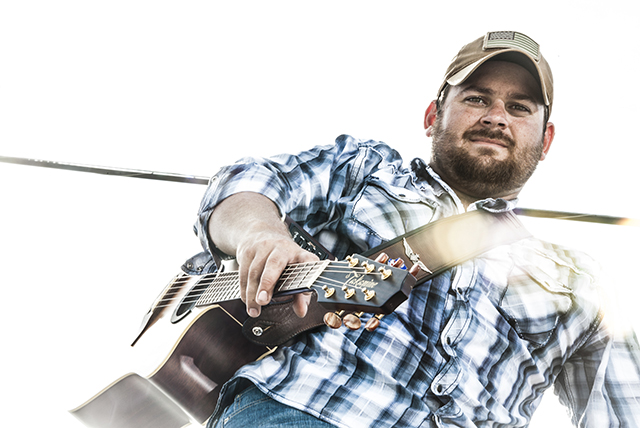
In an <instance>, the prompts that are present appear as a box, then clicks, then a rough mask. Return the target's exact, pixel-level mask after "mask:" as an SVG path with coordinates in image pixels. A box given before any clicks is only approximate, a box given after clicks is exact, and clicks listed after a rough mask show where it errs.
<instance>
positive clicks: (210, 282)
mask: <svg viewBox="0 0 640 428" xmlns="http://www.w3.org/2000/svg"><path fill="white" fill-rule="evenodd" d="M414 283H415V278H414V277H413V276H412V275H410V274H409V273H408V271H407V270H403V269H398V268H393V267H390V266H388V265H386V264H381V263H377V262H375V261H373V260H369V259H366V258H364V257H361V256H352V257H348V258H347V260H345V261H330V260H323V261H319V262H315V263H302V264H294V265H290V266H288V267H287V268H286V269H285V271H284V272H283V274H282V276H281V277H280V279H279V281H278V283H277V285H276V289H275V292H274V297H278V296H286V295H288V294H292V293H299V292H304V291H313V292H314V293H313V295H314V296H313V300H314V301H315V300H317V302H318V303H319V304H320V305H322V307H323V308H326V309H327V310H330V311H331V310H346V311H353V312H368V313H376V314H388V313H391V312H392V311H393V310H394V309H395V308H396V307H397V306H398V305H400V304H401V303H402V302H403V301H405V300H406V299H407V297H408V295H409V292H410V290H411V287H412V286H413V285H414ZM247 319H248V316H247V315H246V307H245V305H244V303H243V302H242V301H241V300H240V287H239V275H238V272H237V271H226V270H222V271H220V272H217V273H212V274H206V275H199V276H198V275H188V274H185V273H180V274H178V275H177V276H176V277H175V278H173V280H172V281H171V282H170V283H169V284H168V285H167V286H166V287H165V289H164V290H163V291H162V293H161V294H160V296H159V297H158V298H157V299H156V301H155V302H154V303H153V305H152V306H151V309H150V310H149V312H148V313H147V315H146V316H145V318H144V320H143V325H142V328H141V331H140V334H139V335H138V337H137V338H136V339H135V341H134V344H135V343H137V342H138V341H140V345H142V344H143V342H145V341H149V340H151V339H150V338H149V337H150V336H154V335H155V336H159V337H161V338H162V339H163V340H166V338H168V337H172V338H173V339H172V340H171V341H170V343H175V345H174V346H173V348H172V349H171V350H170V351H169V353H168V355H167V357H166V358H165V359H164V361H163V362H162V363H161V364H160V366H159V367H157V369H156V370H155V371H153V372H152V373H151V374H150V375H149V376H147V377H143V376H140V375H138V374H135V373H130V374H127V375H125V376H123V377H122V378H120V379H118V380H117V381H115V382H114V383H112V384H111V385H109V386H108V387H106V388H105V389H103V390H102V391H100V392H99V393H98V394H97V395H95V396H94V397H92V398H91V399H89V400H88V401H87V402H85V403H84V404H82V405H81V406H79V407H77V408H76V409H73V410H71V413H72V414H73V415H74V416H76V417H77V418H78V419H80V420H81V421H82V422H83V423H84V424H85V425H86V426H88V427H94V428H133V427H136V428H145V427H149V428H151V427H153V428H178V427H184V426H186V425H189V424H190V423H191V422H192V421H195V422H197V423H199V424H203V423H204V422H205V421H206V420H207V419H208V418H209V417H210V416H211V414H212V413H213V410H214V409H215V406H216V402H217V399H218V394H219V392H220V388H221V387H222V385H223V384H224V383H225V382H226V381H227V380H229V379H230V378H231V377H232V376H233V374H234V373H235V372H236V371H237V370H238V369H239V368H240V367H242V366H243V365H245V364H248V363H250V362H253V361H256V360H259V359H261V358H264V357H266V356H268V355H270V354H271V353H273V352H274V351H275V349H276V347H273V346H264V345H259V344H257V343H255V341H252V340H249V339H248V338H247V337H246V335H245V334H243V328H242V327H243V323H244V322H245V321H246V320H247ZM151 327H153V328H151ZM253 334H255V335H259V334H260V331H254V332H253ZM143 336H144V337H143ZM176 338H177V339H176Z"/></svg>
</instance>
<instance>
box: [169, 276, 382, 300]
mask: <svg viewBox="0 0 640 428" xmlns="http://www.w3.org/2000/svg"><path fill="white" fill-rule="evenodd" d="M347 272H351V271H343V272H342V273H347ZM369 275H375V276H378V275H380V274H373V273H370V274H369ZM231 279H232V281H230V282H227V283H224V284H220V283H218V284H211V283H209V284H202V283H198V284H196V285H195V286H194V287H193V288H192V289H191V290H189V291H188V292H187V293H186V294H187V295H188V294H189V293H193V292H199V293H198V294H197V295H195V296H192V297H188V298H185V299H184V300H183V303H193V302H196V301H198V300H199V299H200V298H201V296H202V295H203V294H205V293H206V292H207V290H208V289H209V287H211V286H212V285H213V286H214V289H213V290H210V291H211V292H212V293H214V294H215V296H214V300H213V303H215V302H217V301H226V300H233V299H237V298H240V296H239V291H240V290H239V282H238V280H237V279H236V278H231ZM303 282H304V280H303V281H301V283H303ZM342 284H343V282H342V281H339V280H336V279H332V278H327V277H324V276H322V275H321V276H319V277H318V278H317V279H316V280H315V281H314V282H313V283H312V284H311V285H310V286H311V287H314V288H319V289H321V288H322V287H323V286H324V285H326V286H328V287H329V286H335V287H338V288H339V287H340V286H341V285H342ZM305 288H308V287H304V286H298V290H300V291H303V290H304V289H305ZM291 290H292V289H289V290H284V291H291ZM276 293H280V294H281V293H283V290H282V289H280V290H279V291H278V292H276ZM179 294H180V293H179V292H177V293H175V294H173V295H169V294H167V295H165V296H164V297H163V298H162V299H161V300H159V301H158V302H157V304H156V307H158V308H160V307H166V306H170V305H171V304H173V303H174V300H175V297H177V296H178V295H179Z"/></svg>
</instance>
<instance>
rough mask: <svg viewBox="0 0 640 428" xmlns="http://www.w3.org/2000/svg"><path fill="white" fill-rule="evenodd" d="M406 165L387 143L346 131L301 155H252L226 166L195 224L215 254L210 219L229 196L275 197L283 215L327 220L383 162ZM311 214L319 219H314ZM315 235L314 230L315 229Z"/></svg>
mask: <svg viewBox="0 0 640 428" xmlns="http://www.w3.org/2000/svg"><path fill="white" fill-rule="evenodd" d="M381 163H382V164H384V165H388V164H394V165H396V166H397V167H398V168H399V167H400V166H401V165H402V159H401V158H400V155H399V154H398V153H397V152H396V151H395V150H393V149H391V148H389V147H388V146H387V145H386V144H384V143H380V142H376V141H360V140H356V139H354V138H353V137H350V136H347V135H341V136H340V137H338V138H337V139H336V143H335V144H334V145H328V146H318V147H315V148H313V149H311V150H308V151H304V152H301V153H299V154H297V155H278V156H274V157H271V158H252V157H247V158H243V159H241V160H239V161H238V162H237V163H235V164H233V165H229V166H226V167H223V168H222V169H221V170H220V171H219V172H218V173H217V174H216V175H215V176H214V177H212V179H211V180H210V182H209V186H208V187H207V190H206V192H205V195H204V197H203V199H202V202H201V205H200V209H199V212H198V221H197V223H196V225H195V229H196V233H197V235H198V237H199V238H200V241H201V243H202V245H203V247H204V249H205V250H207V251H209V252H212V249H213V243H212V242H211V241H210V238H209V234H208V227H209V218H210V216H211V213H212V212H213V210H214V209H215V207H216V206H217V205H218V204H219V203H220V202H222V201H223V200H224V199H226V198H228V197H229V196H231V195H234V194H236V193H240V192H255V193H259V194H262V195H264V196H266V197H267V198H269V199H270V200H272V201H273V202H274V203H275V204H276V205H277V207H278V209H279V210H280V212H281V213H282V214H289V215H290V216H291V217H292V218H293V219H294V220H296V221H299V220H300V219H306V220H307V224H313V223H316V224H318V225H320V224H321V223H323V221H322V220H321V219H324V220H326V219H329V218H331V217H332V216H333V214H334V209H335V205H336V203H338V201H340V200H341V199H342V198H344V197H349V195H352V194H353V193H354V192H356V191H357V189H358V187H359V186H360V185H361V183H362V182H363V181H364V178H365V177H366V176H367V175H368V174H369V173H371V171H373V170H375V169H377V168H379V166H380V164H381ZM309 217H313V218H314V220H312V221H309ZM309 232H310V233H313V231H312V230H309Z"/></svg>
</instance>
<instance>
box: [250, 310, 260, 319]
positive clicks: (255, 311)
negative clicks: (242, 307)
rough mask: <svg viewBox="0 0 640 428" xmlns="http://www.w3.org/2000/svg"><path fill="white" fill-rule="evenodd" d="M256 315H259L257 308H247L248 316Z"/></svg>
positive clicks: (253, 316)
mask: <svg viewBox="0 0 640 428" xmlns="http://www.w3.org/2000/svg"><path fill="white" fill-rule="evenodd" d="M258 315H260V313H259V312H258V310H257V309H256V308H250V309H249V316H250V317H252V318H255V317H257V316H258Z"/></svg>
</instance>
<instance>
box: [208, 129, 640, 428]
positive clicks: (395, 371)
mask: <svg viewBox="0 0 640 428" xmlns="http://www.w3.org/2000/svg"><path fill="white" fill-rule="evenodd" d="M240 191H252V192H258V193H261V194H264V195H266V196H267V197H269V198H270V199H271V200H273V201H274V202H275V203H276V204H277V205H278V207H279V208H280V210H281V212H283V213H289V215H290V216H291V217H292V218H293V219H294V220H295V221H297V222H298V223H299V224H301V225H302V226H303V227H304V228H305V229H306V230H307V231H309V232H310V233H311V234H312V235H314V236H315V237H316V238H317V239H318V240H319V241H320V242H321V243H322V244H323V245H324V246H325V247H326V248H328V249H329V250H330V251H331V252H332V253H333V254H334V255H336V256H337V257H343V256H345V255H347V254H350V253H352V252H358V251H362V250H365V249H368V248H372V247H374V246H376V245H378V244H380V243H382V242H384V241H387V240H390V239H392V238H395V237H396V236H398V235H401V234H403V233H405V232H407V231H410V230H412V229H415V228H417V227H419V226H422V225H424V224H426V223H428V222H431V221H435V220H437V219H439V218H443V217H447V216H451V215H454V214H458V213H460V212H463V211H464V210H465V208H464V207H463V206H462V205H461V203H460V201H459V199H458V198H457V197H456V196H455V194H454V192H453V191H452V190H451V189H450V188H449V187H448V186H447V185H446V183H444V182H443V181H442V180H441V179H440V178H439V177H438V176H437V175H436V174H435V173H434V172H433V171H431V170H430V169H429V167H428V166H427V167H426V174H420V175H419V176H417V175H416V174H415V173H413V172H412V171H411V170H409V169H405V168H403V163H402V159H401V157H400V155H399V154H398V153H397V152H396V151H394V150H393V149H391V148H390V147H388V146H387V145H385V144H384V143H380V142H376V141H358V140H356V139H353V138H352V137H349V136H341V137H339V138H338V139H337V140H336V144H335V145H332V146H325V147H317V148H314V149H312V150H310V151H306V152H303V153H301V154H299V155H297V156H290V155H286V156H285V155H283V156H276V157H273V158H270V159H268V160H266V159H254V158H246V159H243V160H241V161H240V162H239V163H236V164H234V165H232V166H228V167H225V168H223V169H222V170H221V171H220V172H219V173H218V174H217V175H216V176H215V177H214V178H212V181H211V184H210V186H209V188H208V190H207V192H206V194H205V196H204V199H203V201H202V206H201V210H200V216H199V221H198V223H197V225H196V229H197V232H198V234H199V236H200V238H201V241H202V243H203V246H204V247H205V249H208V250H211V248H210V245H211V244H210V242H209V239H208V238H207V235H206V232H205V231H206V230H207V227H208V218H209V214H210V212H211V211H212V210H213V208H214V207H215V205H216V204H217V203H218V202H220V201H221V200H222V199H224V198H225V197H227V196H230V195H231V194H234V193H236V192H240ZM509 208H512V206H511V202H506V201H502V200H498V201H494V200H487V201H481V202H478V203H476V204H475V205H474V206H472V207H471V209H493V210H502V209H509ZM597 272H598V269H597V265H596V264H595V263H594V261H593V260H592V259H591V258H589V257H588V256H586V255H585V254H583V253H580V252H577V251H574V250H571V249H568V248H564V247H561V246H558V245H553V244H550V243H547V242H543V241H540V240H538V239H535V238H531V239H526V240H523V241H520V242H517V243H515V244H512V245H504V246H500V247H497V248H495V249H493V250H491V251H489V252H487V253H485V254H483V255H482V256H481V257H478V258H476V259H474V260H471V261H468V262H465V263H463V264H461V265H459V266H457V267H455V268H454V269H451V270H449V271H447V272H445V273H443V274H441V275H439V276H437V277H435V278H434V279H433V280H431V281H429V282H427V283H425V284H423V285H421V286H420V287H417V288H415V289H414V290H413V291H412V292H411V295H410V296H409V299H408V301H406V302H405V303H403V304H402V305H401V306H399V307H398V309H397V310H396V311H395V312H394V313H393V314H391V315H388V316H386V317H385V318H383V320H382V323H381V326H380V328H378V329H377V330H376V331H375V332H368V331H366V330H364V329H361V330H359V331H350V330H347V329H344V328H343V329H340V330H332V329H329V328H324V329H321V330H320V331H318V332H313V333H309V334H305V335H302V336H301V337H300V338H299V340H298V341H297V342H296V343H295V344H294V345H292V346H290V347H280V348H279V349H278V350H277V352H276V353H275V354H274V355H272V356H270V357H268V358H265V359H263V360H261V361H259V362H255V363H252V364H249V365H247V366H245V367H243V368H241V369H240V370H239V371H238V372H237V373H236V376H235V377H234V379H233V380H232V381H230V382H229V383H228V384H227V385H226V387H225V388H224V389H223V395H222V398H221V400H220V401H221V403H225V402H228V401H229V400H231V399H232V398H233V394H234V389H235V388H236V386H237V385H238V383H239V382H237V380H238V379H239V378H246V379H249V380H251V381H252V382H254V383H255V384H256V385H257V386H258V387H259V388H260V389H261V390H262V391H263V392H265V393H266V394H268V395H269V396H271V397H272V398H274V399H276V400H278V401H280V402H282V403H285V404H287V405H289V406H292V407H295V408H298V409H301V410H304V411H306V412H309V413H311V414H313V415H315V416H317V417H318V418H320V419H323V420H325V421H327V422H330V423H332V424H335V425H337V426H340V427H345V428H347V427H348V428H353V427H392V426H393V427H436V426H437V427H476V426H483V427H503V426H510V427H524V426H527V424H528V423H529V421H530V419H531V416H532V414H533V412H534V411H535V410H536V407H537V406H538V404H539V403H540V400H541V398H542V394H543V393H544V392H545V391H546V390H547V389H549V388H550V387H552V386H553V387H554V388H555V392H556V393H557V394H558V396H559V398H560V400H561V402H562V403H563V404H565V405H566V406H567V407H568V408H569V410H570V411H571V414H572V415H573V421H574V423H575V424H576V425H580V426H588V427H598V428H601V427H609V426H611V427H613V426H624V427H637V426H640V351H639V347H638V342H637V339H636V338H635V335H634V333H633V332H632V331H631V330H625V329H622V328H617V329H614V328H613V327H612V325H611V323H610V322H608V317H607V314H606V311H605V308H604V304H603V302H604V301H605V299H604V298H603V295H604V293H603V290H602V289H601V288H600V287H599V282H598V277H597V275H598V274H597ZM364 318H365V319H364V321H366V316H365V317H364Z"/></svg>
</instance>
